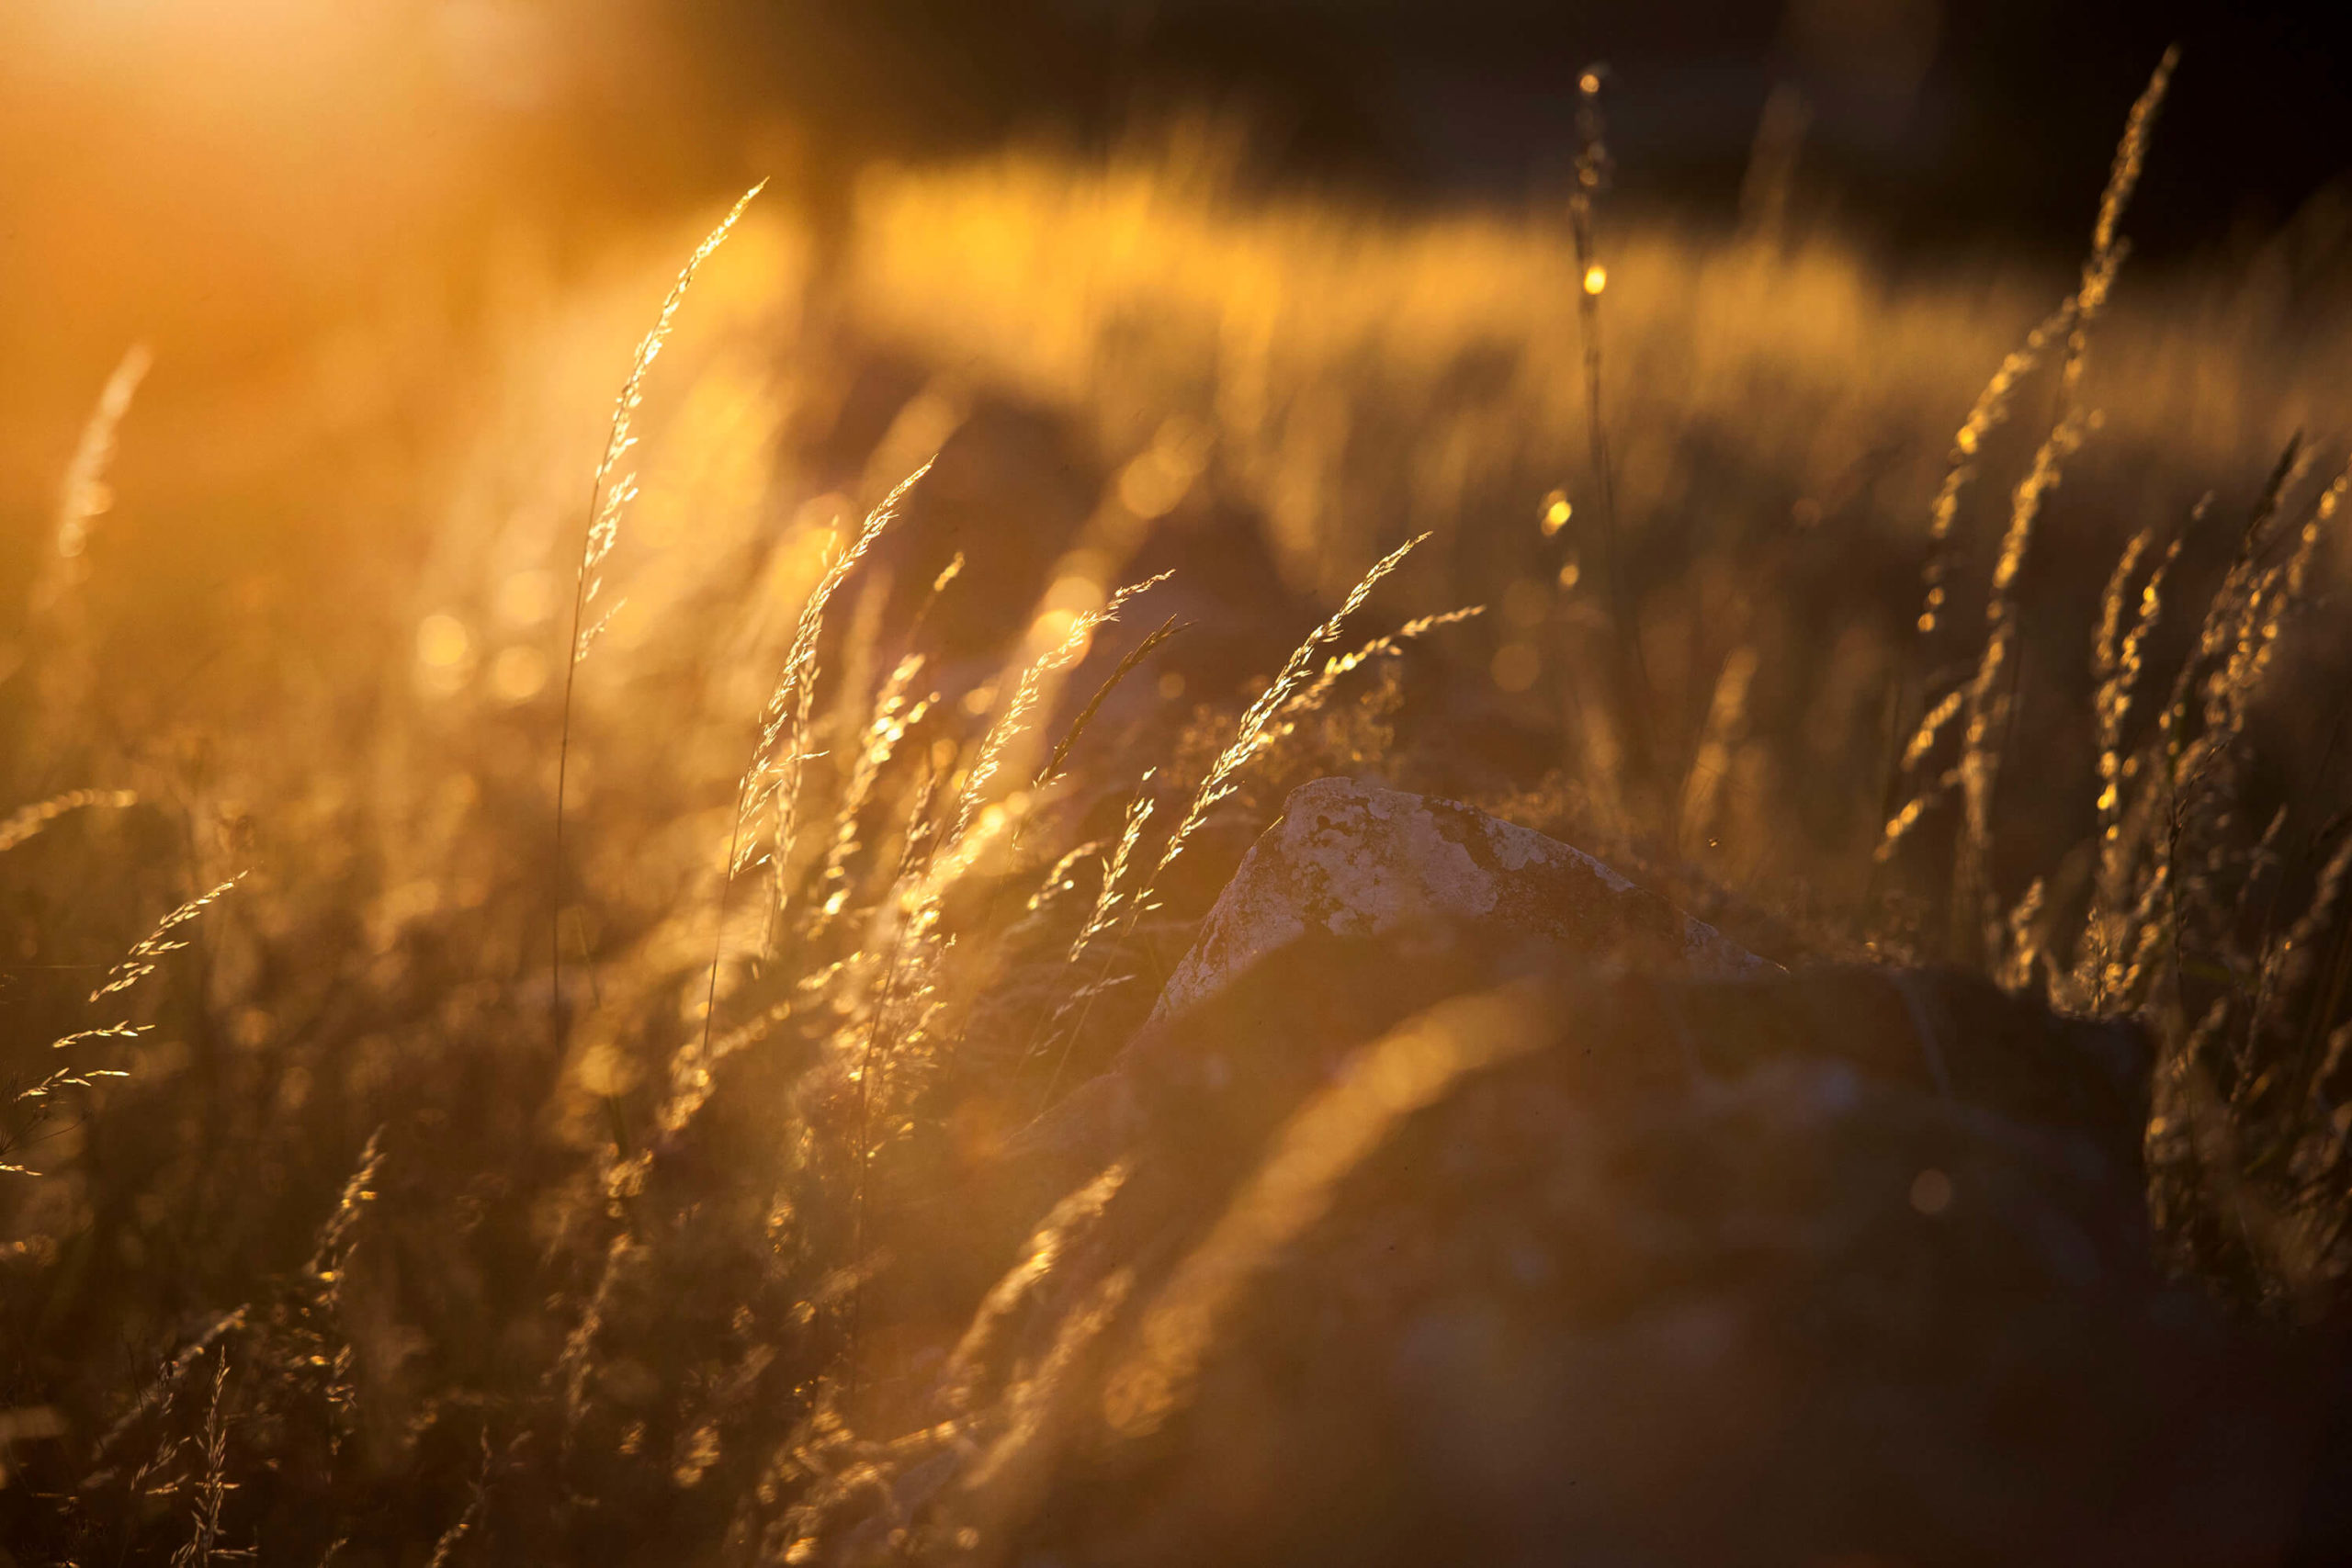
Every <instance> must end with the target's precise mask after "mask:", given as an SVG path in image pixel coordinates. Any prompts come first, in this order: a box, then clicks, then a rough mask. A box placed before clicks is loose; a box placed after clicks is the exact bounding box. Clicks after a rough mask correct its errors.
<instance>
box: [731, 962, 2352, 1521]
mask: <svg viewBox="0 0 2352 1568" xmlns="http://www.w3.org/2000/svg"><path fill="white" fill-rule="evenodd" d="M1572 958H1573V954H1572V953H1571V952H1570V951H1569V949H1568V948H1567V947H1566V944H1565V943H1562V942H1557V941H1554V940H1549V939H1530V940H1528V941H1525V942H1520V943H1516V944H1513V943H1504V942H1495V941H1494V940H1492V932H1491V931H1490V930H1488V929H1487V928H1486V927H1485V926H1484V925H1482V924H1481V923H1480V922H1478V921H1475V920H1473V921H1465V922H1457V923H1454V924H1452V925H1447V924H1445V923H1442V922H1441V923H1438V924H1436V925H1434V926H1432V927H1430V928H1429V929H1423V930H1410V931H1408V930H1407V929H1404V928H1403V927H1401V926H1400V927H1399V928H1398V929H1397V930H1394V931H1388V932H1385V933H1384V934H1381V935H1377V936H1373V937H1347V936H1338V935H1333V934H1332V933H1331V932H1329V931H1328V930H1327V929H1324V928H1322V927H1321V926H1319V925H1318V926H1316V927H1311V928H1310V929H1308V930H1307V931H1306V932H1305V933H1304V934H1303V935H1301V936H1299V937H1297V938H1296V939H1295V940H1294V941H1293V942H1290V943H1288V944H1286V945H1284V946H1283V947H1280V948H1278V949H1275V950H1274V951H1272V952H1271V953H1267V954H1266V955H1265V956H1263V957H1262V958H1261V959H1260V961H1259V962H1258V963H1256V964H1252V965H1250V966H1249V967H1248V968H1247V969H1246V970H1244V971H1243V972H1241V973H1240V974H1238V975H1236V976H1233V978H1232V979H1231V980H1230V982H1229V983H1227V985H1226V986H1225V987H1223V988H1222V989H1218V990H1214V991H1212V992H1211V993H1209V994H1208V995H1206V996H1204V998H1202V999H1201V1000H1199V1001H1198V1002H1197V1003H1196V1004H1195V1005H1193V1007H1191V1008H1189V1009H1187V1010H1182V1011H1181V1012H1175V1013H1171V1014H1170V1016H1169V1017H1168V1018H1165V1019H1163V1020H1160V1021H1158V1022H1156V1023H1155V1024H1153V1025H1151V1026H1148V1028H1147V1029H1146V1030H1145V1031H1144V1032H1143V1033H1142V1034H1140V1035H1139V1036H1138V1037H1137V1039H1136V1041H1135V1042H1134V1043H1132V1044H1131V1045H1130V1047H1129V1048H1128V1051H1127V1053H1126V1054H1125V1055H1124V1056H1123V1058H1122V1066H1121V1069H1120V1070H1119V1072H1118V1073H1116V1074H1114V1075H1106V1079H1105V1080H1103V1081H1108V1082H1114V1083H1116V1084H1117V1085H1118V1086H1119V1092H1120V1093H1121V1094H1123V1095H1124V1096H1125V1111H1124V1112H1123V1120H1122V1121H1121V1125H1122V1126H1123V1127H1124V1132H1123V1134H1122V1136H1121V1137H1120V1138H1119V1139H1118V1140H1116V1143H1115V1146H1112V1145H1103V1146H1098V1147H1097V1148H1095V1149H1094V1150H1092V1151H1091V1156H1102V1158H1103V1164H1101V1165H1100V1166H1093V1167H1091V1168H1085V1169H1084V1173H1083V1174H1082V1175H1081V1176H1080V1177H1079V1178H1078V1179H1074V1180H1072V1181H1070V1182H1069V1184H1068V1187H1067V1188H1066V1189H1065V1190H1066V1191H1067V1193H1068V1196H1067V1197H1065V1198H1064V1199H1063V1201H1061V1202H1060V1203H1059V1204H1058V1205H1057V1206H1055V1207H1054V1209H1053V1212H1052V1213H1050V1214H1049V1215H1048V1216H1047V1217H1046V1221H1045V1223H1044V1224H1041V1225H1039V1226H1038V1227H1037V1228H1036V1230H1035V1234H1034V1235H1032V1236H1031V1237H1030V1239H1029V1241H1028V1243H1027V1245H1025V1246H1024V1247H1022V1249H1021V1250H1020V1253H1019V1258H1020V1262H1019V1264H1018V1266H1017V1267H1016V1268H1015V1269H1013V1270H1012V1272H1011V1273H1010V1274H1007V1275H1006V1276H1005V1277H1004V1279H1003V1280H1002V1282H1001V1284H1000V1285H999V1286H998V1287H997V1289H996V1290H995V1291H994V1292H991V1293H990V1295H989V1300H988V1301H987V1302H986V1303H984V1304H983V1305H982V1306H981V1307H980V1309H979V1310H978V1313H977V1314H975V1315H974V1317H973V1319H972V1321H971V1323H970V1325H969V1328H968V1330H967V1332H966V1333H965V1334H964V1336H963V1340H962V1343H961V1345H960V1346H959V1347H958V1348H956V1351H955V1353H954V1355H953V1356H952V1357H950V1358H949V1359H948V1362H947V1371H946V1372H945V1373H944V1375H943V1376H942V1377H941V1378H940V1380H939V1383H938V1388H937V1393H936V1395H935V1402H934V1404H933V1405H932V1407H930V1408H929V1409H928V1410H926V1411H924V1412H923V1413H922V1424H921V1425H919V1426H918V1427H916V1428H915V1429H912V1430H909V1431H906V1432H904V1433H903V1434H891V1433H882V1434H876V1438H875V1439H874V1440H869V1441H864V1442H861V1443H859V1444H856V1445H854V1446H851V1447H849V1448H847V1449H845V1450H844V1451H842V1452H841V1453H840V1454H838V1455H835V1456H833V1457H832V1458H831V1459H829V1460H828V1461H827V1464H828V1466H829V1472H831V1473H837V1474H840V1475H842V1477H844V1480H843V1482H842V1484H841V1485H840V1486H839V1487H837V1488H830V1489H825V1488H820V1491H819V1493H818V1494H817V1495H815V1496H814V1497H813V1498H812V1500H811V1501H810V1503H809V1506H808V1507H807V1508H806V1509H805V1510H804V1511H803V1512H801V1513H800V1514H798V1515H797V1517H795V1518H794V1519H793V1520H792V1521H791V1528H790V1529H786V1531H784V1532H782V1533H781V1534H780V1535H778V1536H777V1537H775V1538H774V1539H773V1540H772V1543H771V1545H772V1549H773V1550H775V1551H777V1552H778V1553H779V1554H783V1553H784V1552H786V1551H789V1550H796V1548H795V1545H794V1543H796V1542H805V1543H806V1545H805V1547H804V1548H798V1549H797V1550H799V1551H801V1555H800V1556H799V1557H797V1558H796V1559H795V1560H803V1561H812V1562H842V1563H848V1562H886V1561H888V1562H900V1561H916V1562H968V1563H973V1564H982V1563H986V1564H1034V1565H1036V1568H1046V1565H1047V1564H1068V1563H1075V1562H1104V1563H1131V1564H1158V1563H1167V1564H1171V1565H1173V1564H1179V1563H1190V1562H1225V1563H1236V1564H1247V1563H1264V1564H1267V1565H1268V1568H1272V1565H1273V1564H1285V1565H1295V1564H1314V1563H1327V1562H1328V1563H1332V1564H1340V1563H1348V1564H1390V1563H1393V1564H1398V1565H1399V1568H1402V1565H1404V1564H1408V1563H1427V1562H1495V1563H1525V1564H1536V1563H1551V1562H1610V1563H1620V1564H1627V1565H1634V1568H1641V1565H1657V1568H1665V1565H1668V1564H1681V1563H1708V1564H1718V1563H1728V1564H1740V1563H1755V1564H1759V1565H1762V1564H1782V1563H1788V1564H1796V1563H1815V1562H1889V1563H1919V1564H1928V1563H1945V1562H1950V1563H1962V1562H2016V1563H2051V1564H2053V1565H2054V1564H2058V1563H2072V1562H2086V1561H2098V1562H2109V1561H2130V1562H2135V1563H2142V1564H2150V1565H2177V1568H2190V1565H2193V1564H2208V1563H2210V1564H2222V1563H2233V1562H2259V1561H2306V1560H2307V1561H2312V1562H2320V1561H2340V1560H2343V1559H2342V1558H2341V1556H2340V1555H2330V1553H2339V1552H2340V1551H2341V1549H2342V1548H2343V1547H2345V1546H2346V1545H2347V1544H2352V1543H2347V1542H2346V1541H2343V1540H2336V1539H2335V1538H2333V1537H2329V1538H2327V1539H2324V1540H2322V1539H2318V1538H2315V1537H2309V1536H2306V1537H2304V1538H2303V1539H2301V1540H2299V1539H2298V1536H2297V1531H2298V1529H2303V1530H2305V1531H2308V1530H2310V1529H2312V1528H2314V1527H2313V1523H2312V1521H2314V1520H2321V1519H2324V1517H2328V1516H2326V1515H2325V1513H2324V1509H2319V1510H2314V1506H2313V1501H2312V1500H2313V1499H2324V1498H2325V1497H2327V1496H2329V1495H2333V1494H2332V1492H2331V1490H2330V1489H2331V1488H2333V1487H2336V1486H2340V1485H2342V1484H2343V1483H2345V1481H2346V1477H2345V1476H2344V1475H2343V1474H2342V1473H2341V1471H2342V1463H2341V1458H2340V1456H2339V1457H2338V1459H2337V1461H2335V1466H2336V1468H2335V1470H2334V1471H2323V1470H2322V1469H2321V1468H2320V1467H2321V1465H2322V1464H2323V1463H2324V1462H2325V1461H2324V1454H2325V1452H2326V1450H2324V1423H2325V1416H2326V1404H2327V1401H2328V1399H2329V1398H2330V1397H2331V1394H2332V1392H2333V1374H2332V1372H2331V1371H2330V1370H2329V1360H2328V1358H2329V1356H2330V1355H2331V1354H2332V1351H2330V1349H2329V1348H2328V1347H2326V1346H2324V1345H2318V1346H2314V1345H2313V1344H2312V1343H2309V1342H2306V1343H2302V1344H2296V1343H2290V1342H2289V1341H2287V1340H2284V1339H2282V1338H2279V1337H2273V1336H2270V1335H2268V1334H2266V1333H2264V1332H2261V1331H2258V1330H2255V1329H2251V1328H2248V1327H2246V1326H2245V1325H2239V1324H2236V1323H2233V1322H2232V1321H2231V1320H2229V1319H2228V1318H2227V1317H2226V1316H2224V1314H2222V1313H2221V1312H2220V1311H2219V1310H2218V1309H2216V1308H2215V1307H2214V1306H2213V1305H2212V1304H2211V1303H2210V1302H2208V1301H2207V1300H2206V1299H2205V1298H2204V1297H2203V1296H2202V1295H2200V1294H2199V1292H2198V1291H2197V1290H2196V1289H2195V1288H2194V1287H2193V1286H2189V1285H2185V1284H2182V1283H2178V1282H2176V1281H2172V1280H2167V1279H2165V1277H2164V1276H2163V1275H2162V1274H2161V1273H2160V1271H2159V1270H2158V1269H2156V1268H2155V1267H2154V1264H2153V1263H2152V1261H2151V1236H2150V1234H2149V1228H2148V1222H2147V1215H2146V1209H2145V1202H2144V1198H2143V1191H2144V1178H2143V1171H2142V1169H2141V1166H2140V1161H2139V1155H2138V1148H2139V1136H2140V1134H2139V1129H2140V1126H2141V1123H2142V1122H2143V1120H2144V1117H2145V1114H2146V1093H2147V1063H2148V1048H2147V1043H2146V1041H2145V1040H2144V1038H2143V1037H2142V1035H2141V1034H2140V1032H2139V1031H2137V1030H2136V1029H2135V1028H2133V1027H2131V1025H2129V1024H2122V1023H2108V1022H2095V1021H2078V1020H2072V1019H2067V1018H2064V1017H2061V1016H2058V1015H2055V1014H2053V1013H2052V1012H2051V1011H2049V1010H2047V1009H2045V1008H2042V1007H2041V1006H2040V1005H2038V1004H2036V1003H2033V1002H2031V1001H2029V1000H2025V999H2021V998H2014V997H2010V996H2007V995H2005V994H2004V993H2002V992H2000V991H1999V990H1998V989H1996V987H1993V986H1991V985H1989V984H1988V983H1986V982H1985V981H1983V980H1981V979H1977V978H1974V977H1971V976H1961V975H1957V974H1949V973H1942V972H1935V971H1890V970H1883V969H1868V968H1849V969H1836V970H1827V971H1820V972H1814V973H1807V974H1801V975H1793V976H1792V975H1783V974H1780V973H1777V972H1774V971H1771V970H1769V969H1762V970H1759V971H1758V972H1754V973H1752V974H1751V975H1750V976H1747V977H1744V978H1736V979H1713V980H1696V979H1690V978H1682V977H1673V976H1655V975H1647V974H1643V973H1639V972H1636V971H1632V970H1625V971H1621V972H1619V973H1617V974H1615V975H1613V976H1611V975H1605V974H1597V973H1595V972H1593V971H1591V970H1589V969H1588V968H1585V967H1583V966H1581V965H1579V964H1577V963H1575V962H1572V961H1571V960H1572ZM1092 1125H1095V1126H1098V1127H1099V1126H1100V1125H1103V1123H1102V1122H1095V1123H1092ZM1091 1156H1084V1157H1080V1156H1073V1159H1072V1163H1071V1164H1070V1165H1069V1166H1068V1167H1067V1168H1069V1169H1079V1168H1081V1167H1086V1165H1087V1159H1088V1157H1091ZM1058 1195H1059V1194H1057V1196H1058ZM1048 1201H1049V1202H1050V1200H1048ZM1043 1208H1044V1205H1041V1206H1040V1207H1039V1208H1038V1209H1033V1210H1032V1211H1031V1212H1032V1213H1041V1212H1043ZM882 1439H888V1440H882ZM2299 1518H2300V1519H2301V1525H2300V1526H2299V1523H2298V1521H2299ZM2289 1548H2293V1549H2295V1550H2299V1551H2301V1552H2302V1553H2303V1555H2302V1556H2301V1557H2295V1556H2292V1555H2291V1554H2290V1555H2285V1556H2282V1552H2285V1551H2287V1549H2289Z"/></svg>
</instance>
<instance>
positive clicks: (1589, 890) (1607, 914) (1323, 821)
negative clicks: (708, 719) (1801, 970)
mask: <svg viewBox="0 0 2352 1568" xmlns="http://www.w3.org/2000/svg"><path fill="white" fill-rule="evenodd" d="M1462 923H1475V924H1478V925H1484V926H1487V927H1490V928H1492V929H1494V930H1496V931H1499V932H1501V933H1503V934H1506V935H1509V936H1512V937H1520V938H1525V937H1541V938H1544V939H1548V940H1550V941H1553V942H1558V943H1560V944H1561V945H1562V946H1563V947H1565V948H1567V949H1569V950H1571V951H1573V952H1575V953H1578V954H1580V955H1582V956H1583V957H1585V958H1587V959H1588V960H1589V961H1592V962H1596V963H1610V964H1624V965H1627V966H1631V967H1650V968H1662V969H1666V970H1668V971H1671V972H1675V973H1681V974H1690V975H1709V976H1736V975H1750V974H1756V973H1759V972H1761V971H1762V970H1764V969H1766V968H1768V967H1769V965H1768V964H1766V963H1765V961H1764V960H1762V959H1760V958H1758V957H1757V956H1756V955H1755V954H1754V953H1749V952H1747V950H1746V949H1744V948H1742V947H1740V946H1739V944H1738V943H1736V942H1733V941H1731V940H1730V939H1729V938H1727V937H1725V936H1724V934H1723V933H1722V932H1721V931H1716V930H1715V929H1714V928H1713V926H1709V925H1706V924H1704V923H1702V922H1701V921H1699V920H1695V919H1691V917H1690V916H1688V915H1686V914H1684V913H1682V912H1681V911H1680V910H1679V909H1677V908H1674V907H1673V906H1672V905H1671V904H1668V902H1667V901H1666V900H1665V899H1663V898H1660V897H1658V896H1657V894H1655V893H1651V892H1648V891H1646V890H1645V889H1643V888H1640V887H1636V886H1634V884H1633V883H1631V882H1629V881H1627V880H1626V879H1625V878H1624V877H1623V876H1621V875H1619V874H1617V873H1616V872H1615V871H1613V870H1611V868H1610V867H1609V866H1607V865H1605V864H1603V863H1600V861H1597V860H1595V859H1593V858H1592V857H1591V856H1590V855H1588V854H1586V853H1585V852H1582V851H1581V850H1577V849H1573V848H1571V847H1569V846H1568V845H1566V844H1564V843H1561V842H1559V841H1558V840H1555V839H1547V838H1545V837H1544V835H1543V834H1541V833H1538V832H1535V831H1533V830H1532V829H1526V828H1521V827H1517V826H1515V825H1513V824H1511V823H1509V822H1505V821H1501V820H1499V819H1498V818H1493V817H1489V816H1487V815H1486V814H1485V813H1484V812H1480V811H1476V810H1473V809H1472V808H1470V807H1466V806H1462V805H1459V804H1457V803H1455V802H1453V801H1450V800H1438V799H1433V798H1430V797H1429V796H1425V795H1407V794H1404V793H1403V792H1401V791H1398V790H1391V789H1377V788H1373V787H1371V786H1368V785H1365V784H1357V783H1355V782H1353V781H1352V780H1349V779H1340V778H1327V779H1317V780H1316V781H1315V782H1314V783H1312V784H1302V785H1301V786H1300V787H1299V788H1297V789H1295V790H1294V791H1292V792H1291V795H1290V798H1289V799H1288V800H1286V801H1284V802H1283V815H1282V818H1281V819H1280V820H1279V821H1277V822H1276V823H1275V824H1274V825H1273V826H1272V828H1269V829H1267V830H1266V832H1265V835H1264V836H1263V837H1262V838H1261V839H1260V840H1258V841H1257V843H1256V844H1254V845H1253V846H1251V848H1250V852H1249V854H1248V855H1247V856H1245V857H1244V858H1243V860H1242V862H1241V865H1240V869H1239V870H1238V871H1237V872H1235V874H1234V876H1233V880H1232V882H1231V883H1229V884H1228V885H1227V887H1226V889H1225V891H1224V893H1223V894H1221V895H1220V896H1219V897H1218V898H1217V901H1216V907H1215V908H1212V909H1211V910H1210V911H1209V915H1208V919H1206V920H1205V921H1204V922H1203V924H1202V926H1201V932H1200V936H1199V938H1198V939H1197V940H1196V941H1195V942H1193V948H1192V951H1191V952H1189V953H1186V954H1185V955H1184V958H1183V960H1182V962H1181V963H1180V964H1177V966H1176V970H1175V973H1174V974H1172V975H1171V976H1169V980H1168V984H1167V986H1166V987H1165V988H1164V989H1162V991H1161V992H1160V995H1159V1005H1158V1007H1157V1008H1156V1009H1155V1010H1154V1012H1153V1016H1154V1018H1159V1017H1163V1016H1166V1015H1168V1014H1170V1013H1174V1012H1181V1011H1182V1010H1184V1009H1186V1008H1189V1007H1192V1006H1193V1005H1194V1004H1196V1003H1197V1002H1199V1001H1200V1000H1202V999H1203V998H1205V997H1207V996H1210V995H1212V994H1214V993H1215V992H1216V991H1217V990H1219V989H1221V988H1222V987H1224V986H1225V985H1227V983H1228V982H1230V981H1231V980H1232V978H1233V977H1234V976H1236V975H1238V974H1239V973H1240V972H1241V971H1242V970H1244V969H1246V968H1248V967H1249V966H1250V964H1253V963H1255V962H1257V961H1258V960H1259V959H1260V958H1261V957H1263V956H1264V955H1265V954H1267V953H1271V952H1272V951H1273V950H1274V949H1276V948H1278V947H1281V946H1283V944H1285V943H1287V942H1293V941H1295V940H1296V939H1297V938H1299V937H1300V936H1303V935H1305V934H1306V933H1307V932H1308V931H1329V933H1331V934H1332V935H1334V936H1375V935H1379V934H1381V933H1384V932H1386V931H1396V930H1398V929H1399V928H1414V927H1428V926H1430V925H1437V924H1462Z"/></svg>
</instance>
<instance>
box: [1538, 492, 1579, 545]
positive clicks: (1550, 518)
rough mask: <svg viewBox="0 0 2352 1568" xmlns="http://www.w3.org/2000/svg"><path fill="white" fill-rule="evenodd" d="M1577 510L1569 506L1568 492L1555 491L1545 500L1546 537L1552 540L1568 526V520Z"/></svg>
mask: <svg viewBox="0 0 2352 1568" xmlns="http://www.w3.org/2000/svg"><path fill="white" fill-rule="evenodd" d="M1575 511H1576V509H1575V508H1574V507H1572V506H1570V505H1569V504H1568V492H1567V491H1563V490H1555V491H1553V492H1552V493H1551V494H1549V495H1547V496H1545V497H1544V537H1545V538H1547V539H1548V538H1550V537H1551V536H1553V535H1555V534H1556V533H1558V532H1559V531H1560V530H1561V529H1563V528H1565V527H1566V526H1567V525H1568V518H1569V517H1570V516H1571V515H1573V514H1574V513H1575Z"/></svg>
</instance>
